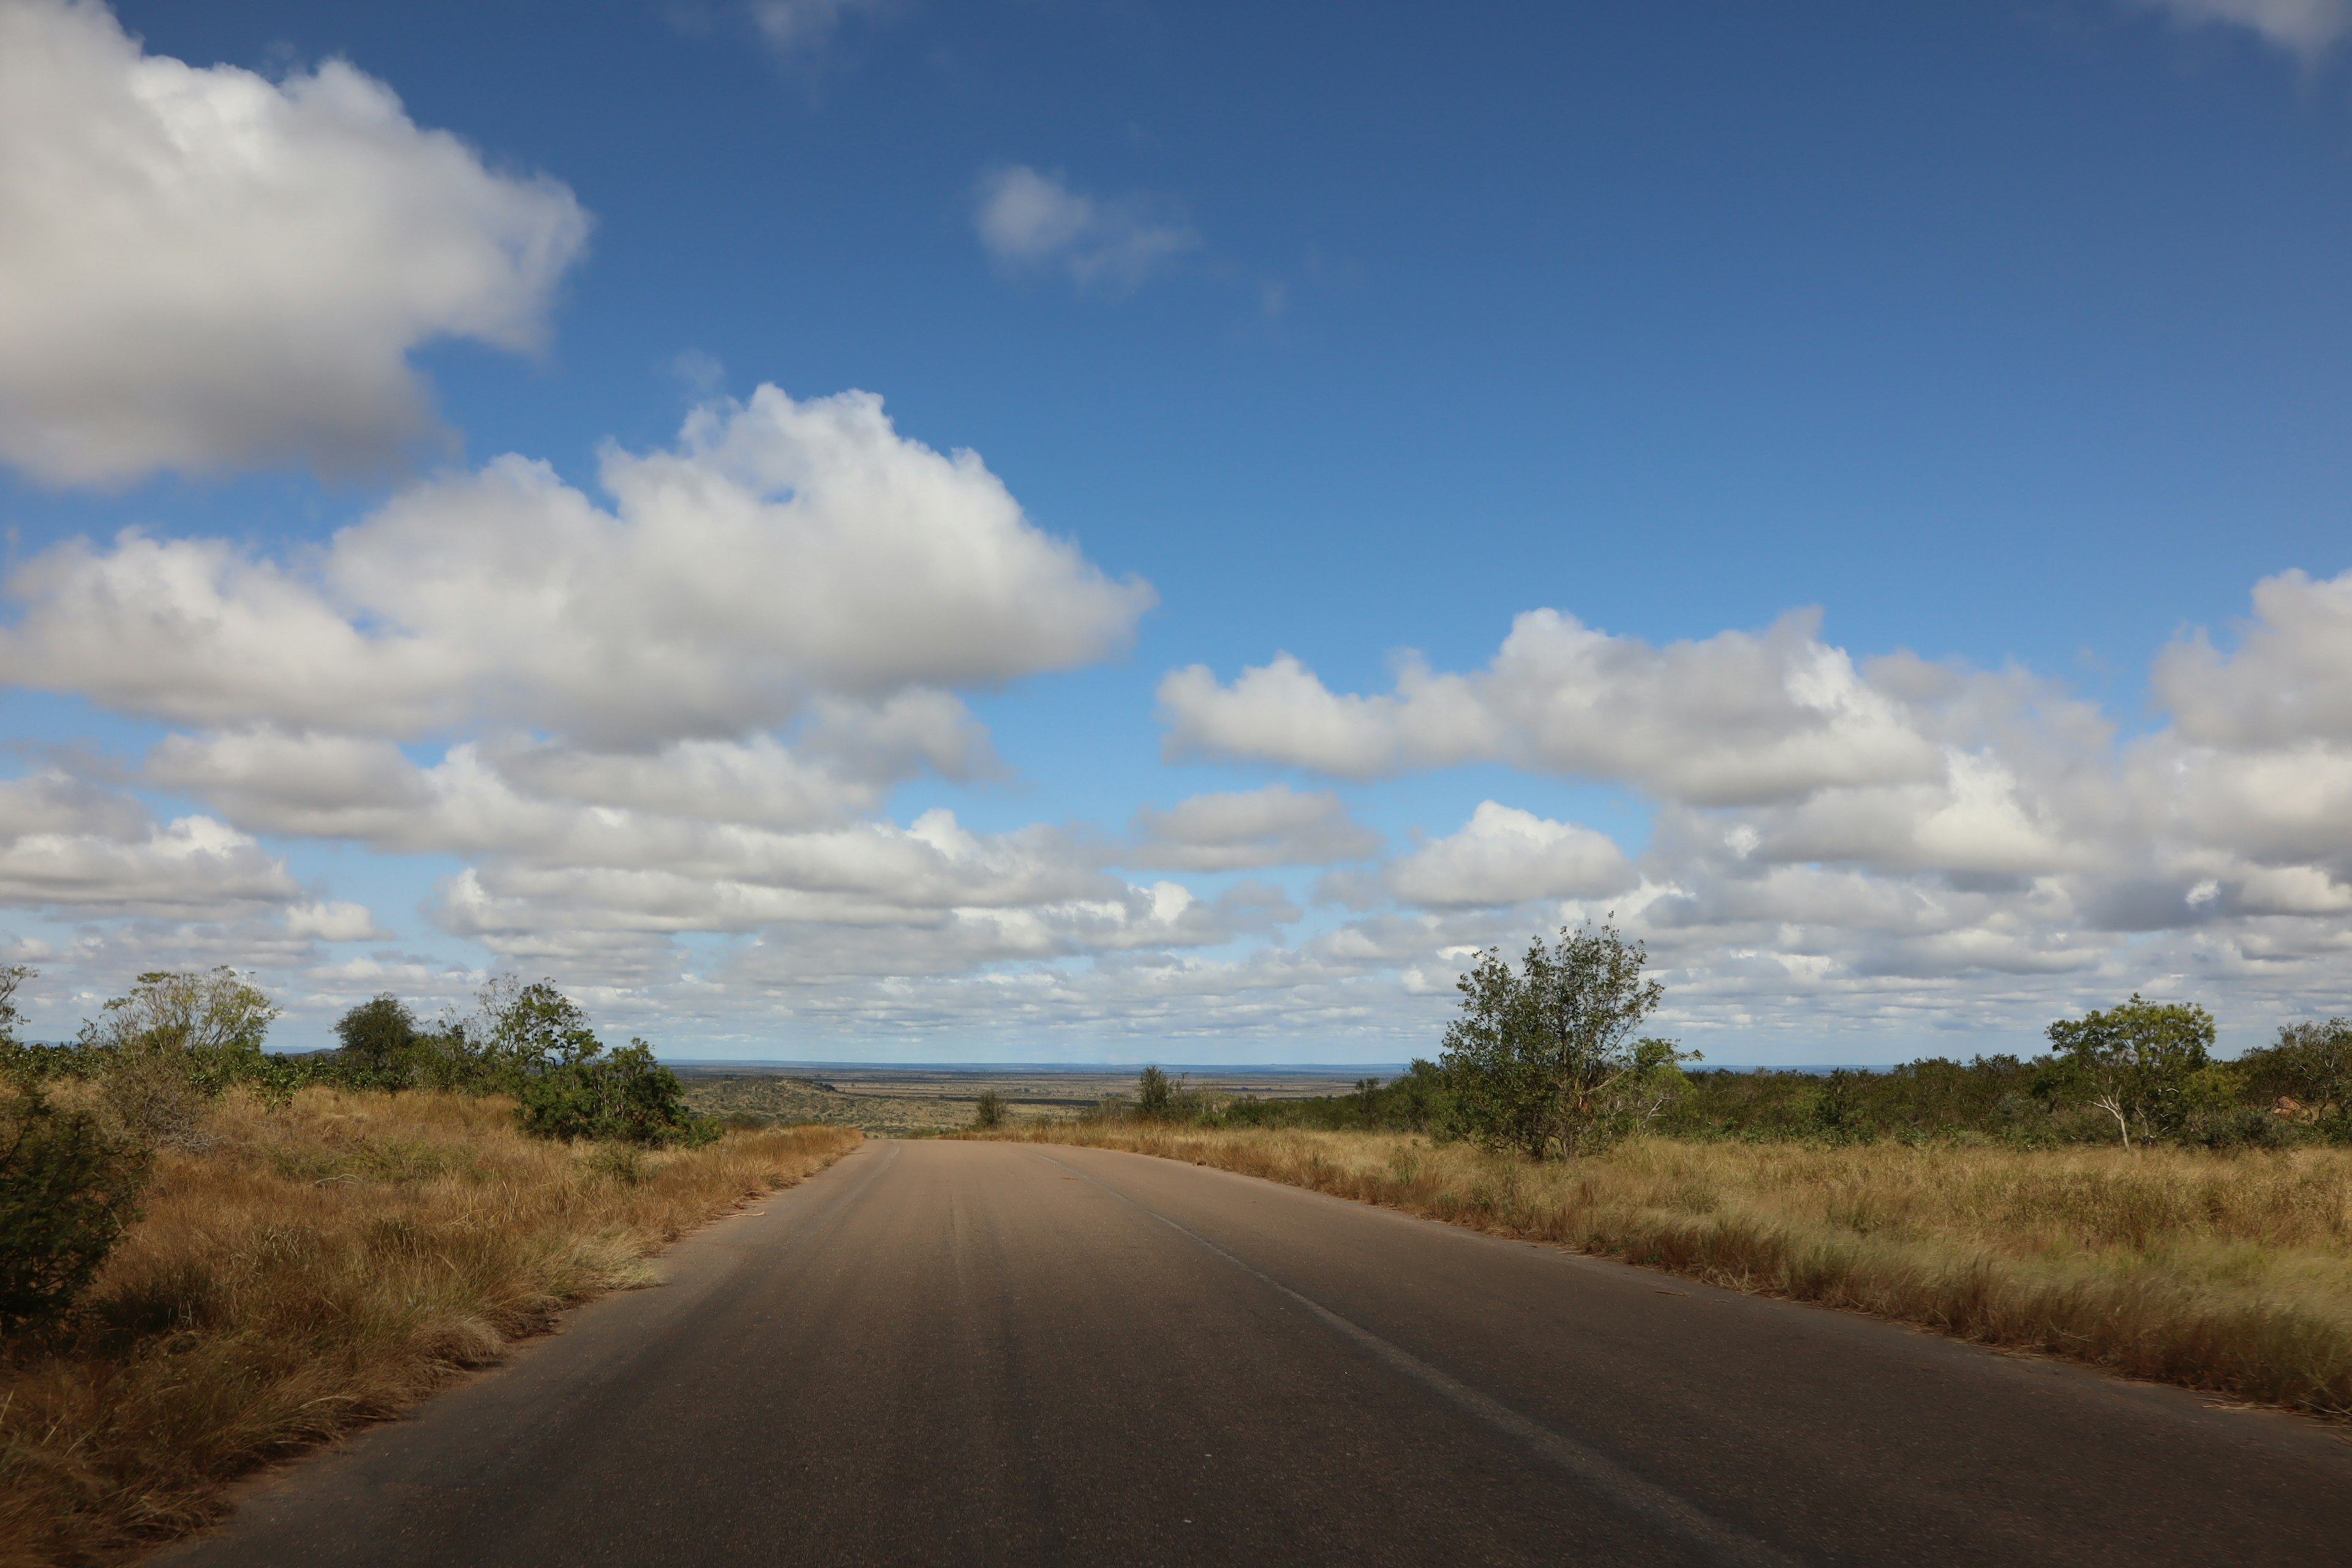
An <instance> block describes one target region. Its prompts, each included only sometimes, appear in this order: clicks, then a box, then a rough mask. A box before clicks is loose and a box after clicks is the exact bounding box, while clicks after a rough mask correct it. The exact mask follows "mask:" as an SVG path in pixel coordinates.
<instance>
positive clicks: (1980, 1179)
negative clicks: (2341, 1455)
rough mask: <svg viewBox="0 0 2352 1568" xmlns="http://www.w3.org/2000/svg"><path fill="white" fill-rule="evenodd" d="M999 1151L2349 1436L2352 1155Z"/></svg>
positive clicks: (1243, 1140) (1132, 1141)
mask: <svg viewBox="0 0 2352 1568" xmlns="http://www.w3.org/2000/svg"><path fill="white" fill-rule="evenodd" d="M995 1136H999V1137H1007V1138H1014V1139H1023V1140H1027V1141H1034V1142H1060V1143H1074V1144H1083V1145H1087V1146H1091V1147H1097V1148H1108V1149H1125V1150H1131V1151H1134V1152H1139V1153H1145V1154H1153V1155H1159V1156H1161V1157H1163V1158H1167V1159H1174V1160H1185V1161H1191V1162H1192V1163H1200V1164H1207V1165H1214V1166H1218V1167H1221V1168H1223V1169H1225V1170H1230V1171H1237V1172H1241V1173H1244V1174H1248V1175H1254V1176H1263V1177H1267V1178H1270V1179H1272V1180H1275V1181H1278V1182H1286V1183H1289V1184H1293V1185H1297V1186H1303V1187H1311V1188H1314V1189H1315V1190H1317V1191H1319V1192H1325V1193H1331V1194H1338V1195H1339V1196H1342V1197H1348V1198H1354V1199H1358V1200H1360V1201H1362V1202H1366V1203H1375V1204H1381V1205H1388V1206H1390V1207H1393V1208H1399V1209H1402V1210H1404V1211H1406V1212H1408V1213H1412V1214H1417V1215H1427V1216H1429V1217H1432V1218H1436V1219H1443V1220H1448V1221H1451V1222H1454V1223H1455V1224H1459V1225H1465V1226H1473V1227H1475V1228H1477V1229H1480V1230H1485V1231H1488V1232H1492V1233H1494V1234H1496V1235H1498V1236H1507V1237H1520V1238H1524V1239H1528V1240H1533V1241H1543V1242H1551V1243H1556V1244H1558V1245H1560V1246H1564V1247H1573V1248H1575V1249H1577V1250H1579V1251H1582V1252H1588V1253H1592V1254H1596V1255H1601V1256H1605V1257H1611V1258H1622V1259H1625V1260H1627V1261H1629V1262H1633V1263H1638V1264H1643V1265H1646V1266H1649V1267H1652V1268H1663V1269H1667V1270H1671V1271H1673V1272H1675V1273H1678V1274H1683V1275H1686V1276H1688V1277H1690V1278H1692V1279H1702V1280H1705V1281H1707V1282H1709V1283H1711V1284H1717V1285H1723V1286H1727V1287H1729V1288H1731V1289H1738V1290H1746V1291H1751V1292H1755V1293H1758V1294H1763V1295H1771V1296H1780V1297H1786V1298H1789V1299H1791V1300H1801V1301H1811V1302H1817V1303H1820V1304H1822V1305H1824V1306H1830V1307H1840V1308H1846V1309H1850V1310H1857V1311H1863V1312H1869V1313H1873V1314H1875V1315H1877V1316H1880V1317H1885V1318H1891V1319H1895V1320H1898V1321H1904V1322H1908V1323H1915V1324H1918V1325H1920V1326H1922V1327H1925V1328H1928V1329H1933V1330H1936V1331H1940V1332H1944V1333H1948V1334H1953V1335H1957V1336H1958V1337H1960V1338H1963V1339H1968V1340H1973V1341H1976V1342H1980V1343H1984V1344H1990V1345H1999V1346H2004V1347H2009V1348H2012V1349H2019V1350H2026V1351H2033V1352H2046V1353H2049V1354H2053V1355H2058V1356H2064V1357H2068V1358H2071V1359H2074V1360H2077V1361H2084V1362H2089V1363H2094V1364H2095V1365H2098V1366H2102V1367H2105V1368H2107V1369H2109V1370H2111V1371H2114V1372H2117V1373H2125V1374H2126V1375H2130V1376H2136V1377H2145V1378H2151V1379H2158V1380H2162V1381H2166V1382H2171V1383H2177V1384H2187V1385H2189V1386H2190V1387H2194V1388H2200V1389H2205V1390H2209V1391H2211V1392H2213V1393H2215V1394H2221V1395H2223V1396H2226V1397H2229V1398H2231V1399H2237V1400H2243V1401H2249V1402H2261V1403H2265V1404H2274V1405H2286V1406H2290V1407H2292V1408H2295V1409H2299V1410H2304V1411H2307V1412H2310V1413H2312V1414H2315V1415H2321V1416H2325V1417H2328V1418H2331V1419H2334V1420H2338V1421H2344V1420H2352V1149H2345V1148H2338V1147H2307V1148H2297V1149H2289V1150H2275V1151H2274V1150H2239V1151H2232V1152H2213V1151H2209V1150H2202V1149H2190V1148H2179V1147H2157V1148H2143V1149H2136V1150H2133V1151H2130V1152H2125V1151H2123V1150H2121V1149H2117V1148H2105V1149H2102V1148H2088V1147H2077V1148H2063V1149H2018V1148H2011V1147H2002V1146H1999V1145H1990V1146H1969V1144H1967V1143H1965V1142H1950V1143H1941V1144H1938V1143H1919V1144H1911V1143H1902V1142H1872V1143H1852V1144H1845V1145H1821V1144H1808V1143H1802V1142H1728V1141H1727V1142H1697V1141H1681V1140H1675V1139H1666V1138H1656V1137H1651V1138H1636V1139H1633V1140H1629V1141H1627V1142H1622V1143H1620V1144H1618V1145H1617V1146H1615V1147H1613V1148H1612V1149H1610V1150H1608V1151H1607V1152H1602V1153H1599V1154H1594V1155H1590V1156H1587V1157H1584V1158H1580V1159H1576V1160H1570V1161H1550V1162H1538V1161H1534V1160H1529V1159H1527V1158H1525V1157H1523V1156H1520V1155H1516V1154H1509V1153H1498V1152H1487V1151H1484V1150H1481V1149H1479V1148H1477V1147H1475V1146H1474V1145H1470V1144H1466V1143H1459V1142H1454V1143H1439V1142H1433V1141H1432V1140H1431V1139H1429V1138H1427V1137H1425V1136H1422V1135H1418V1134H1413V1133H1400V1132H1383V1131H1307V1130H1302V1129H1263V1128H1232V1127H1225V1128H1216V1127H1187V1126H1182V1125H1176V1124H1168V1123H1153V1122H1150V1121H1135V1120H1104V1121H1063V1122H1055V1123H1046V1124H1031V1125H1028V1126H1022V1127H1015V1128H1008V1129H1006V1130H1004V1131H1002V1132H999V1133H997V1134H995Z"/></svg>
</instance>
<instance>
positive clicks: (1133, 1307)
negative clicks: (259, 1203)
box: [163, 1142, 2352, 1568]
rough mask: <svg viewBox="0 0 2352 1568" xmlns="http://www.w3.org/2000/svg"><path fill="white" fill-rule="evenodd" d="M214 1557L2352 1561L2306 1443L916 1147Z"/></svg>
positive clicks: (678, 1280)
mask: <svg viewBox="0 0 2352 1568" xmlns="http://www.w3.org/2000/svg"><path fill="white" fill-rule="evenodd" d="M756 1207H757V1209H758V1211H759V1212H756V1213H752V1214H747V1215H741V1216H738V1217H735V1218H732V1219H729V1220H726V1221H723V1222H721V1223H720V1224H719V1225H717V1226H713V1227H711V1228H710V1229H709V1230H708V1231H705V1232H703V1233H701V1234H700V1235H698V1236H696V1237H690V1238H689V1239H688V1240H687V1241H686V1242H685V1243H683V1244H681V1245H680V1246H679V1247H677V1249H676V1250H675V1251H674V1252H672V1253H671V1254H669V1255H668V1257H667V1259H666V1268H667V1273H668V1276H669V1283H668V1284H667V1285H666V1286H664V1287H663V1288H661V1289H651V1290H644V1291H636V1292H632V1293H630V1294H628V1295H625V1296H618V1297H614V1298H610V1299H608V1300H604V1301H601V1302H598V1303H595V1304H593V1305H592V1306H590V1307H588V1308H585V1309H583V1310H581V1311H580V1312H578V1313H576V1314H574V1315H572V1318H571V1319H570V1320H569V1321H568V1324H567V1326H566V1328H565V1330H564V1331H563V1332H562V1333H561V1334H559V1335H557V1336H555V1337H553V1338H552V1339H550V1340H547V1341H544V1342H541V1343H540V1344H539V1345H537V1346H536V1347H534V1348H532V1349H530V1351H528V1352H525V1353H524V1354H523V1355H522V1356H521V1357H520V1358H519V1359H518V1361H517V1362H516V1363H514V1364H512V1365H510V1366H508V1367H506V1368H504V1369H502V1370H500V1371H499V1372H496V1373H490V1374H488V1375H487V1376H485V1377H483V1378H481V1379H480V1380H478V1381H477V1382H475V1383H472V1384H468V1385H467V1386H466V1387H464V1388H461V1389H458V1390H456V1391H454V1392H452V1393H450V1394H445V1395H444V1396H442V1397H441V1398H439V1399H437V1400H435V1401H434V1402H432V1403H431V1404H429V1405H425V1406H424V1407H423V1408H422V1409H421V1410H420V1411H419V1412H418V1414H417V1415H416V1416H415V1418H414V1419H411V1420H406V1421H403V1422H399V1423H395V1424H394V1425H391V1426H383V1427H379V1428H376V1429H375V1430H373V1431H372V1432H369V1433H367V1434H364V1435H362V1436H360V1437H358V1438H356V1439H355V1440H353V1441H352V1442H349V1443H347V1444H344V1445H341V1446H340V1447H337V1448H335V1449H333V1450H331V1451H329V1452H327V1453H324V1454H321V1455H319V1456H317V1457H314V1458H310V1459H308V1460H305V1461H303V1462H302V1463H300V1464H298V1465H295V1466H291V1467H289V1468H287V1469H285V1470H283V1471H281V1472H279V1473H278V1475H277V1476H276V1477H274V1478H273V1479H271V1480H269V1481H268V1483H266V1484H264V1485H263V1486H261V1487H260V1488H258V1489H255V1490H254V1491H252V1492H251V1493H250V1494H249V1495H247V1498H246V1499H245V1500H244V1502H243V1505H242V1507H241V1508H240V1510H239V1511H238V1513H237V1515H236V1518H235V1519H234V1520H233V1521H231V1523H230V1524H229V1525H228V1526H227V1527H226V1529H225V1530H224V1531H220V1532H219V1533H217V1534H215V1535H213V1536H210V1537H207V1538H205V1539H203V1540H200V1541H197V1542H191V1543H188V1544H185V1545H183V1546H182V1547H179V1548H177V1549H175V1550H173V1551H172V1552H167V1553H165V1554H164V1557H163V1561H165V1562H168V1563H172V1564H173V1568H196V1565H199V1564H202V1565H205V1568H279V1565H283V1568H297V1565H299V1568H331V1565H343V1564H392V1563H401V1564H435V1565H436V1568H437V1565H445V1564H446V1565H449V1568H476V1565H479V1568H493V1565H495V1568H540V1565H550V1568H552V1565H558V1564H561V1565H563V1568H586V1565H599V1564H614V1565H619V1564H631V1565H635V1564H655V1563H662V1564H691V1565H695V1568H701V1565H705V1564H709V1565H714V1568H715V1565H729V1564H739V1563H741V1564H751V1563H758V1564H782V1563H793V1564H802V1563H808V1564H818V1563H959V1564H960V1563H1279V1564H1305V1563H1346V1564H1369V1563H1710V1562H1716V1563H2135V1564H2145V1563H2200V1564H2214V1563H2266V1564H2267V1563H2328V1564H2331V1565H2334V1568H2341V1565H2342V1564H2344V1563H2347V1562H2352V1444H2347V1443H2346V1442H2344V1441H2342V1440H2341V1439H2339V1438H2338V1437H2337V1436H2336V1435H2335V1434H2334V1433H2332V1432H2330V1431H2328V1430H2326V1429H2325V1428H2322V1427H2320V1426H2316V1425H2315V1424H2311V1423H2306V1422H2302V1421H2298V1420H2296V1419H2294V1418H2293V1417H2288V1416H2283V1415H2269V1414H2260V1413H2246V1412H2239V1411H2229V1410H2221V1409H2215V1408H2210V1407H2208V1406H2207V1405H2206V1404H2205V1402H2203V1401H2202V1400H2200V1399H2199V1398H2198V1397H2197V1396H2195V1395H2193V1394H2184V1393H2180V1392H2179V1391H2175V1390H2169V1389H2159V1388H2150V1387H2145V1386H2140V1385H2136V1384H2124V1383H2119V1382H2116V1381H2113V1380H2110V1379H2106V1378H2103V1377H2101V1376H2099V1375H2097V1374H2095V1373H2089V1372H2085V1371H2083V1370H2081V1369H2077V1368H2072V1367H2066V1366H2060V1365H2054V1364H2052V1363H2045V1362H2037V1361H2032V1360H2026V1359H2021V1358H2016V1357H2010V1356H2001V1355H1996V1354H1993V1353H1990V1352H1985V1351H1981V1350H1977V1349H1973V1348H1970V1347H1968V1346H1965V1345H1959V1344H1955V1343H1952V1342H1947V1341H1943V1340H1939V1339H1936V1338H1934V1337H1932V1336H1929V1335H1926V1334H1921V1333H1915V1332H1911V1331H1906V1330H1904V1329H1900V1328H1896V1327H1893V1326H1890V1325H1887V1324H1883V1323H1877V1322H1873V1321H1868V1320H1866V1319H1862V1318H1857V1317H1852V1316H1847V1315H1844V1314H1841V1313H1835V1312H1828V1311H1822V1310H1815V1309H1810V1308H1804V1307H1798V1306H1791V1305H1789V1304H1787V1303H1782V1302H1774V1301H1762V1300H1753V1299H1750V1298H1747V1297H1741V1296H1737V1295H1732V1294H1729V1293H1727V1292H1724V1291H1718V1290H1712V1289H1707V1288H1706V1287H1704V1286H1699V1285H1693V1284H1689V1283H1687V1282H1685V1281H1682V1280H1677V1279H1672V1278H1669V1277H1667V1276H1664V1275H1658V1274H1653V1273H1649V1272H1645V1271H1643V1270H1639V1269H1634V1268H1622V1267H1618V1266H1615V1265H1612V1264H1605V1263H1599V1262H1595V1261H1592V1260H1590V1259H1585V1258H1576V1257H1573V1256H1570V1255H1568V1254H1565V1253H1562V1252H1559V1251H1557V1250H1554V1249H1551V1248H1546V1247H1529V1246H1527V1245H1524V1244H1519V1243H1512V1242H1505V1241H1497V1240H1494V1239H1491V1238H1488V1237H1479V1236H1475V1235H1472V1234H1470V1233H1467V1232H1465V1231H1460V1230H1456V1229H1454V1228H1452V1227H1450V1226H1442V1225H1435V1224H1431V1223H1427V1222H1424V1221H1420V1220H1413V1219H1408V1218H1405V1217H1403V1216H1402V1215H1395V1214H1391V1213H1387V1212H1384V1211H1381V1210H1377V1209H1370V1208H1365V1207H1362V1206H1360V1205H1352V1204H1348V1203H1344V1202H1341V1201H1339V1200H1337V1199H1333V1198H1327V1197H1323V1196H1320V1195H1318V1194H1312V1193H1305V1192H1299V1191H1296V1190H1294V1189H1290V1188H1286V1187H1280V1186H1276V1185H1273V1184H1267V1183H1264V1182H1257V1181H1252V1180H1249V1179H1247V1178H1244V1177H1240V1176H1234V1175H1229V1174H1226V1173H1223V1172H1218V1171H1211V1170H1205V1169H1198V1168H1195V1167H1192V1166H1189V1165H1181V1164H1176V1163H1171V1162H1167V1161H1160V1160H1151V1159H1146V1158H1143V1157H1141V1156H1138V1155H1129V1154H1115V1153H1108V1152H1098V1151H1090V1150H1074V1149H1061V1148H1037V1147H1032V1146H1026V1145H1019V1144H992V1143H940V1142H913V1143H875V1144H869V1145H868V1146H867V1147H866V1149H864V1150H862V1151H860V1152H858V1153H856V1154H854V1155H852V1156H851V1157H849V1158H848V1159H847V1160H845V1161H844V1162H842V1163H840V1164H839V1165H836V1166H835V1167H834V1168H833V1169H832V1170H831V1171H828V1172H826V1173H824V1174H823V1175H820V1176H817V1177H814V1178H813V1179H812V1180H810V1181H808V1182H806V1183H804V1184H802V1185H801V1186H799V1187H796V1188H793V1189H792V1190H791V1191H789V1192H787V1193H783V1194H778V1195H776V1196H775V1197H774V1198H772V1199H771V1200H769V1201H767V1202H766V1203H764V1204H761V1205H756Z"/></svg>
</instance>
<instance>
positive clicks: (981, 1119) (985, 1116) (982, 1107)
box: [971, 1089, 1004, 1131]
mask: <svg viewBox="0 0 2352 1568" xmlns="http://www.w3.org/2000/svg"><path fill="white" fill-rule="evenodd" d="M971 1124H972V1125H973V1126H974V1127H977V1128H981V1129H982V1130H983V1131H985V1130H987V1129H989V1128H995V1127H1002V1126H1003V1125H1004V1096H1003V1095H1002V1094H1000V1093H999V1092H997V1091H996V1090H995V1089H982V1090H981V1091H980V1098H979V1099H978V1100H974V1101H972V1107H971Z"/></svg>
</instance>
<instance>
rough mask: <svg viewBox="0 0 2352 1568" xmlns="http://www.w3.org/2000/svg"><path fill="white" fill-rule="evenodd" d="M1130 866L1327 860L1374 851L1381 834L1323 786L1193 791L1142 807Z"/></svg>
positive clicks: (1222, 867)
mask: <svg viewBox="0 0 2352 1568" xmlns="http://www.w3.org/2000/svg"><path fill="white" fill-rule="evenodd" d="M1129 832H1130V833H1131V835H1132V836H1133V837H1134V840H1135V847H1133V848H1132V849H1129V850H1128V851H1127V852H1126V853H1125V854H1123V855H1122V856H1121V857H1120V858H1121V859H1122V860H1123V861H1124V862H1125V863H1126V864H1128V865H1130V866H1147V867H1158V868H1164V869H1167V870H1171V871H1236V870H1244V869H1249V868H1257V867H1263V866H1328V865H1330V864H1331V863H1333V862H1334V861H1339V860H1360V859H1363V858H1366V857H1367V856H1370V855H1374V854H1377V853H1378V852H1379V850H1380V847H1381V839H1380V836H1379V835H1378V834H1376V833H1374V832H1372V831H1371V829H1370V828H1368V827H1366V826H1363V825H1362V824H1360V823H1359V822H1357V821H1356V820H1355V818H1353V817H1352V816H1349V814H1348V808H1347V806H1346V805H1344V804H1342V803H1341V801H1340V799H1339V796H1338V795H1334V794H1332V793H1331V792H1330V791H1328V790H1318V791H1313V792H1308V791H1301V790H1295V789H1292V788H1291V787H1290V786H1289V785H1288V784H1268V785H1267V786H1266V787H1265V788H1264V789H1255V790H1241V791H1234V792H1230V793H1220V794H1214V795H1194V796H1192V798H1191V799H1189V800H1183V801H1179V802H1178V803H1177V804H1176V805H1174V806H1172V807H1171V808H1170V809H1168V810H1166V811H1162V810H1160V809H1159V808H1158V807H1156V806H1145V807H1143V808H1142V809H1141V810H1139V811H1138V812H1137V813H1136V814H1135V819H1134V821H1133V822H1132V823H1131V824H1130V825H1129Z"/></svg>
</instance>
